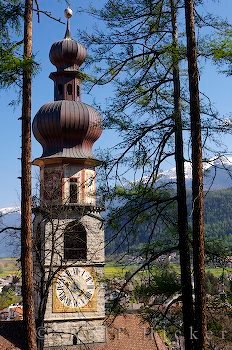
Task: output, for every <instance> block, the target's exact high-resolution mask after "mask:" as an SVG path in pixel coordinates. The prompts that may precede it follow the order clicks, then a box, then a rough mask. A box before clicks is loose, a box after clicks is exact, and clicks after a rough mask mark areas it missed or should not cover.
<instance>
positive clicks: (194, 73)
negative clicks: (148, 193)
mask: <svg viewBox="0 0 232 350" xmlns="http://www.w3.org/2000/svg"><path fill="white" fill-rule="evenodd" d="M185 19H186V36H187V58H188V75H189V92H190V117H191V137H192V169H193V170H192V205H193V214H192V215H193V217H192V220H193V268H194V285H195V288H194V289H195V329H194V331H195V333H194V335H195V336H196V337H197V338H198V339H196V347H195V348H196V349H197V350H204V349H206V305H205V261H204V221H203V171H202V141H201V118H200V98H199V82H198V67H197V49H196V38H195V20H194V1H193V0H185Z"/></svg>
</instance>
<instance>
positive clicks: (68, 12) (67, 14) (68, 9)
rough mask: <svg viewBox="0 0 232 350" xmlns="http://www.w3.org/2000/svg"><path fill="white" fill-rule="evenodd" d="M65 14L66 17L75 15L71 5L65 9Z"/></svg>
mask: <svg viewBox="0 0 232 350" xmlns="http://www.w3.org/2000/svg"><path fill="white" fill-rule="evenodd" d="M64 15H65V17H66V18H71V17H72V15H73V11H72V9H70V7H67V8H66V9H65V10H64Z"/></svg>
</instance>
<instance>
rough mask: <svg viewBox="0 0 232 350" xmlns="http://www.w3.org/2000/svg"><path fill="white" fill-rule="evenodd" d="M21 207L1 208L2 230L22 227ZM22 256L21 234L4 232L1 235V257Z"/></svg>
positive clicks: (0, 226)
mask: <svg viewBox="0 0 232 350" xmlns="http://www.w3.org/2000/svg"><path fill="white" fill-rule="evenodd" d="M20 221H21V210H20V207H8V208H0V229H2V228H5V227H20ZM19 255H20V233H19V231H16V232H14V230H9V231H4V232H2V233H1V235H0V257H1V258H4V257H9V256H19Z"/></svg>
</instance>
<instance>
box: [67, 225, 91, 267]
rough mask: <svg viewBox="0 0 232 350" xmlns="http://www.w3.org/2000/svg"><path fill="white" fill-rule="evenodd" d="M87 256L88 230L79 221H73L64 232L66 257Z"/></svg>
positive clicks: (73, 258)
mask: <svg viewBox="0 0 232 350" xmlns="http://www.w3.org/2000/svg"><path fill="white" fill-rule="evenodd" d="M86 258H87V236H86V230H85V228H84V226H83V225H82V224H80V223H79V222H76V221H75V222H72V223H71V224H69V225H68V226H67V227H66V229H65V232H64V259H65V260H69V259H72V260H86Z"/></svg>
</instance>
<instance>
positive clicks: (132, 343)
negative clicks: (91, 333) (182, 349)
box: [93, 314, 168, 350]
mask: <svg viewBox="0 0 232 350" xmlns="http://www.w3.org/2000/svg"><path fill="white" fill-rule="evenodd" d="M107 338H108V339H107V342H106V343H105V344H103V345H95V346H94V347H93V349H94V350H121V349H122V350H124V349H126V350H167V349H168V348H167V347H166V345H165V344H164V342H163V341H162V339H161V338H160V336H159V335H158V333H155V332H153V331H152V330H151V329H150V327H149V325H148V324H147V323H143V322H142V321H141V319H140V318H139V317H138V316H137V315H133V314H126V315H120V316H117V317H116V318H115V319H114V321H113V323H112V324H111V325H110V326H109V327H108V337H107Z"/></svg>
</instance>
